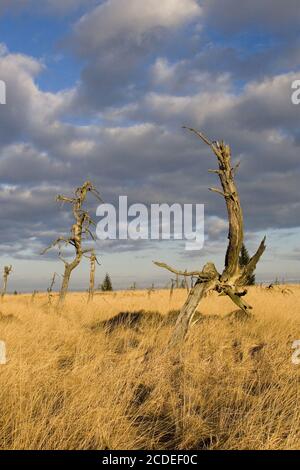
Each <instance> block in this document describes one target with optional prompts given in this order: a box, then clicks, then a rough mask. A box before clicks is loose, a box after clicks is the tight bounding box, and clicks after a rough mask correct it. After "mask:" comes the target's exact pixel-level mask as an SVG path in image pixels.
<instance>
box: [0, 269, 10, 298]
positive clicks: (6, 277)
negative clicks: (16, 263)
mask: <svg viewBox="0 0 300 470" xmlns="http://www.w3.org/2000/svg"><path fill="white" fill-rule="evenodd" d="M11 272H12V266H11V265H10V266H4V270H3V287H2V292H1V297H2V298H3V297H4V296H5V294H6V291H7V281H8V276H9V275H10V273H11Z"/></svg>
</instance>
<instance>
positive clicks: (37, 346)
mask: <svg viewBox="0 0 300 470" xmlns="http://www.w3.org/2000/svg"><path fill="white" fill-rule="evenodd" d="M290 288H291V291H292V292H288V293H285V294H284V293H282V292H281V288H280V287H276V288H275V290H274V291H273V292H271V291H268V290H266V289H263V288H260V287H253V288H250V289H249V294H248V299H249V302H250V303H251V304H252V305H253V308H254V310H253V313H254V316H253V318H252V319H250V320H247V321H245V320H242V319H240V318H239V317H238V316H235V315H230V312H232V311H233V310H234V305H233V304H232V303H231V302H230V300H228V299H227V298H225V297H218V296H217V295H216V294H213V295H210V296H209V297H207V298H206V299H204V301H203V302H202V303H201V305H200V307H199V309H200V311H201V314H202V315H199V317H198V318H199V321H198V323H197V324H195V325H194V326H193V327H192V329H191V332H190V334H189V336H188V339H187V341H186V344H185V346H184V349H183V351H182V355H181V360H180V361H178V362H177V363H176V364H174V363H172V358H170V357H168V356H167V355H166V354H163V351H164V347H165V344H166V341H167V340H168V336H169V334H170V332H171V330H172V328H173V325H174V318H175V316H176V314H174V313H173V314H172V313H171V314H169V313H168V312H170V311H172V310H176V309H178V308H180V306H181V305H182V304H183V302H184V300H185V298H186V295H187V294H186V292H185V291H184V290H176V291H174V295H173V298H172V299H171V301H170V299H169V292H167V291H156V292H154V293H152V294H151V296H150V297H149V295H148V293H147V292H146V291H134V292H117V293H109V294H99V295H96V296H95V298H94V302H93V303H90V304H88V305H87V303H86V298H87V296H86V294H79V293H78V294H75V293H74V294H70V295H69V297H68V298H67V301H66V304H65V306H64V309H63V311H62V312H56V311H55V309H54V308H53V307H49V306H48V305H47V296H45V295H38V296H36V298H35V299H34V302H33V303H32V302H31V298H30V296H26V295H24V296H21V295H18V296H7V297H6V298H4V300H3V301H2V303H1V304H0V311H1V314H2V315H1V317H0V340H3V341H5V342H6V346H7V355H8V360H9V361H8V363H7V364H6V365H2V366H0V385H1V386H0V400H1V407H0V448H1V449H249V448H251V449H300V365H299V366H297V365H294V364H292V361H291V356H292V352H293V350H292V348H291V346H292V343H293V341H294V340H297V339H300V287H298V286H293V287H290ZM141 309H143V310H144V313H142V314H141V316H136V317H134V318H132V320H133V321H132V324H128V323H127V324H125V325H123V326H118V325H116V324H114V323H112V322H108V323H102V322H103V321H105V320H108V319H109V318H111V317H113V316H114V315H117V314H119V313H120V312H126V311H129V312H135V311H140V310H141ZM157 312H158V313H157ZM146 351H148V353H147V354H146V356H145V352H146Z"/></svg>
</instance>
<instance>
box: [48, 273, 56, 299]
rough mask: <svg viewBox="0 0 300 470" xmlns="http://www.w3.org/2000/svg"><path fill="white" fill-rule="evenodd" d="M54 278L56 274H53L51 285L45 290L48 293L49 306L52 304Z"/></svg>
mask: <svg viewBox="0 0 300 470" xmlns="http://www.w3.org/2000/svg"><path fill="white" fill-rule="evenodd" d="M56 276H58V274H57V273H54V274H53V276H52V279H51V283H50V286H49V287H48V289H47V292H48V304H49V305H51V303H52V297H53V287H54V285H55V278H56Z"/></svg>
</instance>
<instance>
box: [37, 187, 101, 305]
mask: <svg viewBox="0 0 300 470" xmlns="http://www.w3.org/2000/svg"><path fill="white" fill-rule="evenodd" d="M88 193H92V194H94V195H95V196H96V197H97V198H98V199H99V200H101V198H100V195H99V193H98V191H97V190H96V189H95V188H94V186H93V185H92V183H91V182H90V181H86V182H85V183H84V184H83V185H82V186H80V187H79V188H77V189H76V191H75V195H74V197H68V196H62V195H59V196H57V198H56V200H57V201H58V202H63V203H65V202H66V203H69V204H71V205H72V212H73V216H74V219H75V223H74V224H73V225H72V228H71V235H70V237H68V238H67V237H59V238H58V239H57V240H55V241H54V242H53V243H52V244H51V245H50V246H49V247H48V248H46V249H45V250H44V251H43V252H42V254H44V253H46V252H47V251H48V250H49V249H50V248H52V247H54V246H58V247H59V258H60V259H61V261H63V263H64V265H65V271H64V275H63V281H62V285H61V289H60V294H59V303H62V302H63V301H64V299H65V297H66V294H67V292H68V288H69V282H70V278H71V274H72V271H73V270H74V269H75V268H77V266H78V265H79V264H80V262H81V260H82V257H83V256H84V255H86V254H87V253H91V252H93V249H91V248H88V249H83V247H82V242H83V239H87V238H92V239H94V237H93V235H92V233H91V231H90V226H91V225H92V224H94V222H93V220H92V219H91V217H90V215H89V213H88V212H87V211H86V210H84V209H83V204H84V202H85V200H86V197H87V195H88ZM62 244H64V246H68V245H70V246H72V247H73V248H74V249H75V257H74V259H73V261H72V262H68V261H66V260H65V259H64V258H63V257H62V256H61V245H62Z"/></svg>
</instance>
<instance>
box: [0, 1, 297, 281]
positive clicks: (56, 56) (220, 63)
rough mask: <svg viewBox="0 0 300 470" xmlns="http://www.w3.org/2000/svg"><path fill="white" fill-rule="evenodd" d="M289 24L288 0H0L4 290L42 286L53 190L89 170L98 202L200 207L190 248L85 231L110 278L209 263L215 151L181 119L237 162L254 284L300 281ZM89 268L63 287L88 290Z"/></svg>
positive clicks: (54, 218) (147, 277)
mask: <svg viewBox="0 0 300 470" xmlns="http://www.w3.org/2000/svg"><path fill="white" fill-rule="evenodd" d="M299 24H300V8H299V1H298V0H285V1H283V0H244V1H243V2H242V4H241V2H240V1H239V0H198V1H197V0H147V2H144V1H141V0H105V1H99V0H64V1H61V0H0V42H1V45H0V79H1V80H4V81H5V83H6V85H7V104H6V105H1V106H0V208H1V231H0V267H1V266H3V265H4V264H7V263H9V264H13V265H14V273H13V275H12V276H11V289H17V290H31V289H33V288H37V289H43V288H46V287H47V285H48V284H49V279H50V278H51V276H52V273H53V272H54V271H57V272H62V265H61V263H60V262H57V261H56V253H55V251H53V253H50V254H49V255H48V256H46V257H41V256H40V251H41V250H42V248H43V247H45V246H47V244H48V243H49V241H51V240H52V239H54V238H56V237H57V236H58V235H59V234H64V233H68V230H69V226H70V219H68V213H67V207H59V206H58V205H57V203H56V202H55V195H56V194H58V193H64V194H71V192H72V189H73V188H74V187H77V186H79V185H80V184H82V183H83V181H84V180H86V179H91V180H92V181H93V183H94V184H95V186H96V187H97V188H98V190H99V191H100V192H101V194H102V197H103V199H104V200H105V201H107V202H115V201H116V199H117V197H118V196H119V195H123V194H126V195H128V198H129V200H130V201H132V202H141V203H147V204H149V203H152V202H153V203H155V202H161V203H162V202H168V203H173V202H186V203H188V202H190V203H203V204H205V225H206V241H205V245H204V249H203V250H202V251H199V252H190V253H188V252H186V251H185V250H184V244H182V243H178V242H175V241H173V242H153V243H149V242H146V241H144V242H142V241H140V242H139V243H131V242H128V243H117V244H116V243H110V242H100V241H98V242H97V244H96V249H97V252H98V254H99V256H100V258H101V264H102V266H101V267H100V268H99V270H98V279H99V281H100V280H101V279H102V278H103V275H104V273H105V272H106V271H109V272H110V273H111V276H112V279H113V282H114V284H115V286H117V287H127V286H129V285H130V284H132V282H134V281H137V283H138V285H140V286H141V287H142V286H148V285H151V283H152V282H155V283H157V284H160V285H164V284H165V283H167V281H168V279H169V276H168V274H167V273H164V272H162V271H161V270H160V269H158V268H156V267H154V266H153V265H152V260H153V259H159V260H162V261H165V262H168V263H170V264H173V265H175V266H178V267H180V268H183V269H185V268H192V267H193V268H195V269H196V268H197V269H198V268H200V267H201V266H202V265H203V264H204V263H205V262H206V261H207V260H212V261H215V262H216V264H217V266H218V267H219V268H221V267H222V264H223V258H224V252H225V250H226V235H227V234H226V229H227V224H226V212H225V207H224V201H223V200H222V198H220V197H219V196H218V195H216V194H212V193H210V192H209V191H208V190H207V188H208V187H210V186H214V185H216V184H217V181H216V180H215V175H212V174H209V173H208V172H207V170H208V169H209V168H213V167H214V165H215V164H216V162H215V161H214V157H213V156H212V155H211V154H210V152H209V149H208V148H205V146H204V144H202V143H201V142H200V141H198V140H197V139H196V138H195V137H193V136H192V135H189V134H187V132H185V131H184V130H182V129H181V126H182V125H183V124H187V125H192V126H194V127H197V128H199V129H201V130H202V131H204V132H205V133H206V134H207V135H209V137H211V138H212V140H214V139H217V140H221V139H224V140H225V141H227V142H228V143H230V145H231V146H232V153H233V159H234V161H238V160H240V161H241V165H240V170H239V173H238V185H239V189H240V195H241V199H242V205H243V209H244V216H245V229H246V244H247V247H248V249H249V251H250V252H252V251H254V250H255V249H256V247H257V245H258V243H259V241H260V239H261V238H262V236H263V235H264V234H266V235H267V245H268V248H267V252H266V253H265V255H264V257H263V259H262V261H261V263H260V266H259V268H258V273H257V277H258V279H259V280H263V279H266V280H272V279H274V278H275V277H276V276H278V277H279V278H285V279H300V239H299V235H300V197H299V185H300V183H299V182H300V152H299V150H300V147H299V145H300V131H299V117H300V105H299V106H296V105H293V104H292V102H291V93H292V91H291V84H292V82H293V80H295V79H300V61H299V54H300V37H299ZM91 202H92V201H91ZM91 207H92V211H93V210H94V205H93V204H92V206H91ZM1 269H2V268H1ZM87 273H88V262H87V261H86V262H84V263H83V265H82V267H80V268H79V269H78V271H77V272H76V273H75V274H74V280H73V283H72V287H73V288H82V289H85V288H86V284H87Z"/></svg>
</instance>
